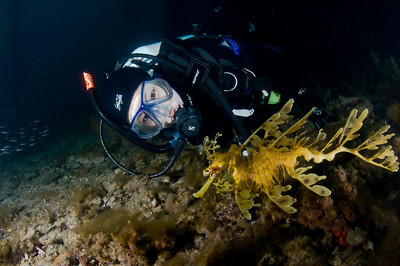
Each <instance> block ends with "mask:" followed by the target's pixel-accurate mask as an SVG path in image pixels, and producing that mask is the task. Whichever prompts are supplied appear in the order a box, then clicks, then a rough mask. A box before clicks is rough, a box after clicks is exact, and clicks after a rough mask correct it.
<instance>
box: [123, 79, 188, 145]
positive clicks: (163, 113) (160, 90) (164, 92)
mask: <svg viewBox="0 0 400 266" xmlns="http://www.w3.org/2000/svg"><path fill="white" fill-rule="evenodd" d="M181 107H183V101H182V99H181V97H180V96H179V94H178V93H177V92H176V91H175V90H174V89H172V88H171V87H170V86H169V84H168V82H167V81H165V80H163V79H161V78H156V79H154V80H150V81H144V82H142V83H141V84H139V86H138V87H137V89H136V91H135V93H134V94H133V97H132V101H131V105H130V107H129V114H128V120H129V123H130V124H131V130H132V131H134V132H135V133H136V134H138V135H139V136H140V137H141V138H150V137H152V136H154V135H156V134H157V133H159V132H160V130H161V129H163V128H167V127H169V126H171V125H172V124H173V122H174V115H175V113H176V111H177V110H178V109H179V108H181Z"/></svg>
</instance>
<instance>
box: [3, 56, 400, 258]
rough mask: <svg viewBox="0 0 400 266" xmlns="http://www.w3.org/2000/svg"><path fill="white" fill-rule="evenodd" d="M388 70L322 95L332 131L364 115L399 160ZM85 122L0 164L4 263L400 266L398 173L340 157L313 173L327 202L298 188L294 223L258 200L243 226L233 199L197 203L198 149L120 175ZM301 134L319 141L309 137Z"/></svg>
mask: <svg viewBox="0 0 400 266" xmlns="http://www.w3.org/2000/svg"><path fill="white" fill-rule="evenodd" d="M375 60H378V59H377V58H375ZM390 60H392V61H393V60H394V59H391V58H389V59H387V60H384V61H383V62H381V61H380V60H378V61H374V66H373V67H374V70H373V71H372V73H369V74H368V75H366V77H362V78H361V77H359V79H358V80H357V82H355V83H354V82H353V83H352V82H347V83H343V84H342V85H340V86H339V85H338V87H336V88H319V90H320V91H321V92H322V93H323V95H324V96H326V97H328V98H329V99H330V100H329V102H328V104H329V105H328V108H327V111H328V112H329V113H330V114H332V119H333V120H334V121H339V122H342V123H343V121H344V120H345V119H346V117H347V115H348V113H349V112H350V110H351V109H354V108H356V109H358V110H359V111H361V110H363V109H364V108H368V109H369V111H370V114H369V116H368V117H367V119H366V120H365V123H364V124H365V126H364V132H366V131H372V130H376V129H378V128H379V127H380V126H382V125H384V124H385V123H388V124H390V125H391V126H392V127H391V129H390V132H394V133H395V134H396V136H395V137H394V138H393V139H392V140H391V141H390V142H391V144H392V145H393V149H394V151H395V154H396V155H397V156H398V155H399V153H400V132H399V129H400V125H399V123H400V108H399V103H400V97H399V96H398V89H399V85H400V80H399V76H400V75H398V70H397V64H396V63H395V60H394V62H391V61H390ZM390 64H392V65H390ZM377 69H378V70H381V72H379V73H378V72H377ZM377 73H378V74H377ZM371 77H372V78H373V79H374V82H371ZM366 84H368V85H366ZM354 90H356V92H355V93H354ZM345 92H347V94H346V93H345ZM382 92H384V93H382ZM339 93H340V94H341V95H340V96H339V95H337V94H339ZM357 95H358V96H357ZM359 95H363V96H359ZM85 119H86V118H83V120H84V121H83V123H82V127H77V126H76V125H70V128H68V127H67V126H65V125H64V128H62V130H58V131H57V129H54V130H53V131H52V134H51V136H49V138H48V139H47V140H46V141H44V142H43V143H42V144H41V145H40V146H37V147H34V149H32V150H30V151H29V153H28V152H27V153H25V154H23V155H21V153H19V154H16V155H12V156H8V157H7V158H3V159H2V160H3V161H2V164H1V167H0V176H1V192H0V236H1V240H0V242H1V244H0V262H1V263H2V264H4V265H15V264H18V265H49V264H54V265H79V264H80V265H99V264H101V265H105V264H109V265H113V264H122V265H239V264H240V265H300V264H303V265H368V264H371V265H394V264H398V263H399V261H400V253H399V252H398V251H399V250H400V223H399V213H400V212H399V210H400V208H399V206H400V205H399V204H400V197H399V192H400V176H399V174H398V173H392V172H389V171H387V170H384V169H381V168H378V167H375V166H372V165H370V164H368V163H366V162H363V161H361V160H360V159H358V158H356V157H354V156H352V155H344V154H341V155H338V156H337V157H336V159H335V160H334V161H333V162H323V163H321V164H319V165H315V166H314V168H313V170H314V172H316V173H318V174H321V175H326V176H327V179H326V180H324V181H323V184H324V186H326V187H328V188H330V189H331V190H332V195H331V196H329V197H320V196H318V195H316V194H314V193H313V192H311V191H309V190H307V189H306V188H305V187H303V186H300V185H298V184H296V183H295V182H293V183H292V185H293V189H292V190H291V193H290V194H291V196H293V197H295V198H297V200H298V201H297V202H296V203H295V204H294V206H295V207H296V208H297V209H298V212H297V213H295V214H287V213H285V212H284V211H282V210H281V209H280V208H279V207H277V206H276V205H274V204H273V203H272V202H271V201H270V200H269V199H268V198H267V197H266V196H264V195H260V196H259V197H258V198H257V199H256V200H257V201H258V202H260V203H261V207H259V208H254V210H252V216H253V219H252V220H251V221H247V220H246V219H244V218H243V216H242V215H241V213H240V211H239V209H238V207H237V206H236V204H235V202H234V198H233V197H232V194H229V193H228V194H226V195H225V196H224V195H220V194H216V193H214V192H215V189H214V188H211V189H210V191H208V193H207V194H206V196H205V200H202V199H196V198H194V197H193V195H192V194H193V192H196V191H197V190H198V189H199V188H200V187H201V186H202V184H203V183H204V182H205V179H204V178H203V177H202V169H203V168H204V167H206V165H207V162H206V160H205V158H204V155H201V154H199V152H198V150H197V149H195V148H187V149H186V150H185V151H184V153H183V155H182V156H181V158H180V159H179V160H178V162H177V163H176V165H175V166H174V168H173V169H172V170H171V171H170V172H169V173H168V174H166V175H163V176H161V177H158V178H149V177H147V176H132V175H129V174H126V173H124V172H123V171H121V170H120V169H117V168H116V166H115V165H114V164H113V163H112V162H111V161H110V160H109V159H108V158H107V157H106V155H105V154H104V152H103V151H102V149H101V146H100V144H99V140H98V138H97V135H96V134H95V132H93V131H95V128H93V130H91V124H92V125H95V124H96V122H97V120H96V119H93V118H91V119H90V118H87V119H86V120H85ZM306 129H307V130H309V131H310V132H311V131H313V130H314V131H315V129H314V128H313V127H312V126H309V127H308V128H306ZM62 132H63V133H62ZM112 146H113V147H117V148H118V149H119V152H120V153H121V154H124V155H126V157H129V158H131V159H127V160H128V161H129V160H136V159H137V158H136V157H135V155H133V156H129V155H130V154H132V151H129V150H128V148H127V147H125V146H124V142H122V141H115V142H114V143H112ZM156 160H158V159H157V158H154V159H149V160H148V161H146V162H143V163H142V164H145V166H146V165H151V164H154V163H157V162H156ZM137 164H139V163H138V162H136V165H137Z"/></svg>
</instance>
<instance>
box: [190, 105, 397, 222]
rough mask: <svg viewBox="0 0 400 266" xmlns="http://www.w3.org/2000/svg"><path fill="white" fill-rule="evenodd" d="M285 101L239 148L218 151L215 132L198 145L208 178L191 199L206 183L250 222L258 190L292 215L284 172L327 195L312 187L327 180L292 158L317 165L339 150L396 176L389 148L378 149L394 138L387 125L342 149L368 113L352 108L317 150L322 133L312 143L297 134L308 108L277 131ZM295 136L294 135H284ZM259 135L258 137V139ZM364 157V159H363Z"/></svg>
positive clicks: (284, 117)
mask: <svg viewBox="0 0 400 266" xmlns="http://www.w3.org/2000/svg"><path fill="white" fill-rule="evenodd" d="M293 102H294V101H293V99H290V100H289V101H288V102H287V103H286V104H285V105H284V106H283V107H282V109H281V110H280V111H279V112H278V113H276V114H274V115H272V116H271V117H270V118H269V119H268V120H267V121H266V122H265V123H264V124H262V125H261V127H259V128H258V129H257V130H256V131H255V132H254V133H253V134H252V135H251V136H250V137H249V138H248V139H247V140H246V141H245V142H244V143H243V144H242V145H241V146H237V145H235V144H233V145H232V146H231V147H230V149H229V151H228V152H226V153H219V152H216V150H217V149H218V148H219V145H218V144H217V138H218V137H220V136H221V134H217V135H216V137H215V139H214V140H210V139H209V138H208V137H206V138H205V139H204V142H203V145H204V148H205V150H206V154H207V159H208V161H209V164H210V165H209V167H207V168H206V169H205V170H204V172H203V174H204V176H208V177H209V178H208V180H207V182H206V184H205V185H204V186H203V187H202V188H201V189H200V190H199V191H198V192H196V193H194V194H193V195H194V196H195V197H196V198H200V197H203V196H204V194H205V193H206V191H207V190H208V188H209V187H210V186H211V184H214V185H215V186H216V188H217V192H218V193H222V192H228V191H232V190H233V191H234V193H235V199H236V202H237V205H238V206H239V208H240V210H241V212H242V214H243V215H244V217H245V218H246V219H248V220H250V219H251V214H250V212H249V210H250V209H251V208H252V207H258V206H260V204H256V203H254V200H253V198H254V197H256V196H258V194H257V191H259V190H261V191H262V192H264V193H265V194H267V195H268V197H269V198H270V199H271V200H272V201H273V202H274V203H275V204H276V205H278V206H279V207H280V208H282V209H283V210H284V211H285V212H287V213H294V212H296V209H295V208H294V207H293V206H292V204H293V203H294V202H296V199H294V198H293V197H291V196H289V195H282V192H286V191H289V190H290V189H291V186H290V185H286V186H284V185H282V182H283V181H284V177H285V175H286V174H288V175H289V176H291V177H292V178H294V179H297V180H298V181H300V182H301V183H302V184H303V185H304V186H305V187H307V188H308V189H310V190H311V191H313V192H314V193H316V194H318V195H320V196H329V195H330V194H331V191H330V190H329V189H328V188H326V187H324V186H321V185H316V183H317V182H318V181H320V180H322V179H325V178H326V176H318V175H316V174H313V173H308V170H310V169H311V168H312V166H306V167H299V166H298V161H297V159H298V158H300V157H303V158H304V159H305V160H306V161H310V160H313V161H314V162H315V163H320V162H322V161H323V160H327V161H332V160H333V159H334V158H335V156H336V154H338V153H341V152H347V153H351V154H353V155H355V156H357V157H359V158H360V159H362V160H364V161H366V162H368V163H370V164H373V165H375V166H379V167H382V168H384V169H387V170H389V171H392V172H397V171H398V169H399V167H398V165H399V163H398V162H397V157H396V156H394V152H393V150H392V147H391V146H389V145H388V146H382V145H383V144H386V143H387V141H388V139H390V138H391V137H393V136H394V134H388V135H385V133H386V132H387V130H388V129H389V128H390V126H388V125H386V126H383V127H382V128H380V129H379V130H378V131H376V132H373V133H372V134H371V135H370V136H369V137H368V138H367V139H366V140H365V141H364V142H362V143H361V144H360V145H358V146H357V147H355V148H348V147H345V146H344V145H345V144H346V143H347V142H349V141H352V140H354V139H356V138H357V137H359V136H360V134H358V133H357V132H358V131H359V129H360V128H361V127H362V126H363V121H364V119H365V117H366V116H367V114H368V110H367V109H365V110H364V111H363V112H362V113H361V115H360V116H358V117H357V110H355V109H354V110H352V111H351V112H350V115H349V116H348V118H347V121H346V123H345V125H344V126H343V127H341V128H340V129H339V130H338V131H337V132H336V133H335V134H334V135H333V137H332V138H331V139H330V140H329V141H328V142H327V143H326V144H325V146H324V147H322V148H317V145H319V144H321V141H323V140H324V139H325V138H326V134H325V133H324V132H323V131H322V130H320V131H319V132H318V135H317V137H316V139H315V140H313V141H311V140H310V138H309V137H305V136H304V134H305V133H307V132H301V133H296V132H298V131H299V130H300V129H301V127H302V126H303V125H304V124H305V123H307V118H308V117H309V116H310V115H311V114H312V112H313V110H314V109H312V110H311V111H310V112H308V113H307V114H306V115H305V116H304V117H303V118H301V119H300V120H299V121H297V122H296V123H295V124H294V125H293V126H291V127H290V128H289V129H288V130H286V131H285V132H281V131H280V130H279V125H282V124H285V123H287V122H288V121H289V120H290V119H291V118H292V117H293V116H291V115H288V113H289V112H290V111H291V109H292V106H293ZM293 133H296V134H294V136H293V137H289V135H291V134H293ZM262 134H263V135H262ZM366 150H369V151H374V150H378V151H377V152H375V153H374V154H373V155H370V156H367V155H365V151H366ZM363 154H364V155H363Z"/></svg>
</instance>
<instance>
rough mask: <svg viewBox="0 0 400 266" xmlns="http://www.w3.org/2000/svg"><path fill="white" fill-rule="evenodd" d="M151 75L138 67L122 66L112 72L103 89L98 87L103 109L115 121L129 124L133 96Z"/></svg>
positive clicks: (98, 95) (125, 124)
mask: <svg viewBox="0 0 400 266" xmlns="http://www.w3.org/2000/svg"><path fill="white" fill-rule="evenodd" d="M149 78H150V75H149V74H148V73H146V72H145V71H143V70H141V69H138V68H131V67H126V68H121V69H119V70H117V71H115V72H112V73H111V74H110V75H109V77H108V78H107V81H106V84H105V86H104V87H103V88H102V89H100V90H99V89H97V90H96V92H97V97H98V99H99V103H100V104H101V106H102V108H103V110H105V111H106V112H107V114H108V115H109V116H110V118H111V119H113V120H114V121H115V122H117V123H119V124H121V125H124V126H129V121H128V112H129V106H130V104H131V100H132V96H133V94H134V92H135V90H136V89H137V87H138V85H139V84H140V83H141V82H143V81H144V80H146V79H149Z"/></svg>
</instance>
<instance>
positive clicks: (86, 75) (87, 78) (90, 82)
mask: <svg viewBox="0 0 400 266" xmlns="http://www.w3.org/2000/svg"><path fill="white" fill-rule="evenodd" d="M83 79H84V80H85V86H86V90H87V91H88V90H90V89H93V88H94V82H93V78H92V75H90V74H89V73H86V72H83Z"/></svg>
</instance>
